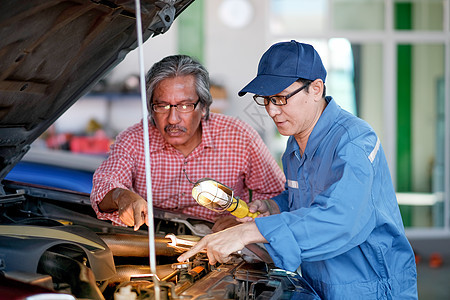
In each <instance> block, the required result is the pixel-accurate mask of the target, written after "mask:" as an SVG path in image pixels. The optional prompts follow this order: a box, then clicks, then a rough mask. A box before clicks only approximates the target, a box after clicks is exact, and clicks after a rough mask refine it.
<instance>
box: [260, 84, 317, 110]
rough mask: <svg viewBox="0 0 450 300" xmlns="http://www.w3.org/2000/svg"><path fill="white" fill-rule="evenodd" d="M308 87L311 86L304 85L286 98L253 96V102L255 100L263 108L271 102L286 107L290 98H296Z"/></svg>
mask: <svg viewBox="0 0 450 300" xmlns="http://www.w3.org/2000/svg"><path fill="white" fill-rule="evenodd" d="M308 85H309V83H307V84H305V85H303V86H302V87H300V88H299V89H296V90H295V91H293V92H292V93H290V94H288V95H286V96H272V97H269V96H259V95H254V96H253V100H255V102H256V104H258V105H261V106H267V105H269V102H272V103H273V104H274V105H277V106H282V105H286V104H287V100H288V99H289V98H291V97H292V96H294V95H295V94H297V93H298V92H300V91H301V90H303V89H304V88H306V87H307V86H308Z"/></svg>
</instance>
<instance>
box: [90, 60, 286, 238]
mask: <svg viewBox="0 0 450 300" xmlns="http://www.w3.org/2000/svg"><path fill="white" fill-rule="evenodd" d="M209 86H210V83H209V75H208V72H207V70H206V69H205V68H204V67H203V66H202V65H201V64H200V63H198V62H197V61H195V60H194V59H192V58H191V57H189V56H185V55H174V56H169V57H166V58H164V59H162V60H161V61H159V62H157V63H156V64H155V65H154V66H153V67H152V68H151V69H150V71H149V72H148V74H147V97H148V103H149V104H148V109H149V110H150V111H151V118H152V122H151V123H152V125H151V126H150V128H149V135H150V136H149V139H150V157H151V177H152V193H153V204H154V206H155V207H160V208H164V209H175V210H177V211H182V212H184V213H186V214H190V215H194V216H197V217H200V218H204V219H207V220H210V221H216V220H217V219H218V217H219V216H221V215H219V214H218V213H217V212H214V211H211V210H208V209H207V208H205V207H201V206H199V205H198V204H197V203H196V202H195V200H194V199H193V198H192V187H193V185H192V182H190V181H196V180H198V179H201V178H204V177H209V178H213V179H215V180H217V181H219V182H221V183H223V184H225V185H227V186H228V187H230V188H231V189H233V190H234V192H235V195H237V196H239V197H240V198H241V199H243V200H245V201H247V202H248V201H249V194H250V190H251V193H252V199H254V200H258V199H259V200H262V199H266V198H270V197H272V196H275V195H277V194H279V193H280V192H281V191H282V190H283V189H284V182H285V179H284V175H283V173H282V171H281V170H280V168H279V167H278V165H277V163H276V161H275V160H274V158H273V157H272V156H271V154H270V152H269V151H268V149H267V147H266V146H265V145H264V143H263V141H262V139H261V138H260V136H259V135H258V133H257V132H256V131H255V130H254V129H253V128H251V127H250V126H249V125H247V124H245V123H244V122H242V121H239V120H237V119H235V118H232V117H229V116H225V115H221V114H215V113H210V112H209V107H210V105H211V103H212V97H211V94H210V91H209ZM143 133H144V131H143V125H142V121H141V122H139V123H137V124H135V125H133V126H131V127H129V128H128V129H126V130H125V131H123V132H122V133H120V134H119V135H118V136H117V138H116V141H115V143H114V145H113V146H112V147H111V151H110V154H109V157H108V159H107V160H105V161H104V162H103V164H102V165H100V167H99V168H98V169H97V171H96V172H95V174H94V179H93V189H92V193H91V203H92V207H93V208H94V210H95V212H96V213H97V217H98V218H100V219H107V220H111V221H113V223H115V224H118V225H127V226H134V229H135V230H137V229H138V228H139V227H140V226H141V225H142V224H144V222H147V224H148V220H147V203H146V200H145V199H146V198H147V190H146V184H145V182H146V179H145V159H144V144H143ZM222 220H223V219H222ZM229 220H230V219H229ZM229 220H228V221H229ZM233 220H234V218H233ZM222 226H228V224H227V223H226V222H224V223H222Z"/></svg>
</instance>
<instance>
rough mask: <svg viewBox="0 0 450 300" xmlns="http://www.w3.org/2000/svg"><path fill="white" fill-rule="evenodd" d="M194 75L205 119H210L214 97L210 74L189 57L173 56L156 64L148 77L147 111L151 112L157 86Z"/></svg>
mask: <svg viewBox="0 0 450 300" xmlns="http://www.w3.org/2000/svg"><path fill="white" fill-rule="evenodd" d="M186 75H193V76H194V78H195V90H196V91H197V95H198V97H199V101H200V102H199V104H200V107H201V108H204V109H205V111H206V114H205V119H206V120H208V117H209V107H210V106H211V103H212V96H211V92H210V90H209V88H210V82H209V73H208V71H207V70H206V68H205V67H204V66H203V65H202V64H200V63H199V62H198V61H196V60H195V59H193V58H192V57H190V56H187V55H171V56H167V57H165V58H163V59H162V60H160V61H159V62H157V63H155V64H154V65H153V66H152V68H151V69H150V70H149V71H148V73H147V76H146V90H147V109H148V111H149V112H151V104H152V103H153V99H152V98H153V92H154V90H155V88H156V86H157V85H158V84H159V83H160V82H161V81H163V80H164V79H167V78H174V77H177V76H186Z"/></svg>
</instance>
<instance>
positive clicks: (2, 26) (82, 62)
mask: <svg viewBox="0 0 450 300" xmlns="http://www.w3.org/2000/svg"><path fill="white" fill-rule="evenodd" d="M193 1H194V0H160V1H155V0H141V13H142V24H143V28H144V31H143V37H144V41H146V40H147V39H149V38H150V37H152V36H155V35H158V34H161V33H164V32H166V31H167V30H168V29H169V27H170V25H171V24H172V22H173V20H174V19H175V18H176V17H177V16H178V15H179V14H180V13H181V12H182V11H183V10H184V9H185V8H186V7H187V6H188V5H189V4H191V3H192V2H193ZM136 47H137V36H136V20H135V3H134V0H109V1H103V0H98V1H96V0H45V1H42V0H27V1H23V0H2V1H1V2H0V180H2V179H3V178H4V177H5V176H6V174H8V172H9V171H10V170H11V169H12V168H13V167H14V165H15V164H16V163H17V162H18V161H19V160H20V159H21V158H22V157H23V155H25V153H26V152H27V151H28V149H29V148H30V144H31V143H32V142H33V141H34V140H35V139H36V138H38V137H39V136H40V135H41V134H42V133H43V132H44V131H45V130H46V129H47V128H48V127H49V126H50V125H51V124H52V123H53V122H54V121H55V120H57V119H58V118H59V117H60V116H61V115H62V114H63V113H64V112H65V111H66V110H67V109H68V108H69V107H70V106H72V105H73V104H74V103H75V102H76V101H77V100H78V99H79V98H80V97H81V96H83V95H84V94H86V93H87V92H88V91H89V90H90V88H92V87H93V86H94V85H95V84H96V83H97V82H98V81H99V80H100V79H101V78H102V77H103V76H105V75H106V74H107V73H108V72H109V71H110V70H111V69H112V68H113V67H114V66H116V65H117V64H118V63H119V62H121V61H122V60H123V59H124V57H125V56H126V55H127V54H128V53H129V52H130V51H131V50H133V49H135V48H136Z"/></svg>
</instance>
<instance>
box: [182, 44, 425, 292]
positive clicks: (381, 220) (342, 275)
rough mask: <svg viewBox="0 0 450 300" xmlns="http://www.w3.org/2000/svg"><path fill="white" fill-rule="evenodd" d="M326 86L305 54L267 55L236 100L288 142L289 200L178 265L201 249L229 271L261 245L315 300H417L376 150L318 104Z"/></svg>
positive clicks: (361, 132)
mask: <svg viewBox="0 0 450 300" xmlns="http://www.w3.org/2000/svg"><path fill="white" fill-rule="evenodd" d="M325 77H326V71H325V68H324V66H323V64H322V61H321V59H320V56H319V54H318V53H317V52H316V50H315V49H314V48H313V47H312V46H311V45H308V44H303V43H298V42H296V41H290V42H282V43H277V44H275V45H273V46H272V47H270V48H269V50H267V51H266V52H265V53H264V55H263V56H262V58H261V60H260V63H259V67H258V75H257V76H256V78H255V79H254V80H252V81H251V82H250V83H249V84H248V85H247V86H245V87H244V88H243V89H242V90H241V92H240V93H239V94H240V95H243V94H245V93H247V92H251V93H253V94H255V95H254V96H253V99H254V100H255V102H256V103H257V104H258V105H261V106H264V107H265V108H266V111H267V113H268V114H269V116H270V117H271V118H272V119H273V121H274V122H275V125H276V126H277V128H278V131H279V132H280V133H281V134H282V135H286V136H289V140H288V142H287V147H286V151H285V153H284V155H283V158H282V161H283V170H284V173H285V175H286V180H287V182H286V190H285V191H283V192H282V193H281V194H280V195H278V196H276V197H273V198H272V199H271V200H264V201H255V202H254V203H252V205H251V207H250V211H252V212H255V211H256V210H258V211H260V212H261V213H262V214H261V215H260V216H262V217H259V218H256V219H255V221H254V222H253V220H252V219H251V218H248V217H246V218H244V219H243V220H242V221H248V222H246V223H243V224H241V225H238V226H235V227H232V228H229V229H226V230H224V231H221V232H218V233H215V234H212V235H208V236H206V237H205V238H203V239H202V240H201V241H200V242H199V243H198V244H197V245H196V246H195V247H193V248H192V249H191V250H190V251H188V252H186V253H184V254H183V255H182V256H180V257H179V260H180V261H184V260H185V259H187V258H188V257H190V256H192V255H194V254H195V253H196V252H198V251H200V250H202V249H205V248H206V249H207V252H208V257H209V260H210V263H212V264H214V263H216V262H217V261H219V262H226V261H227V260H228V259H229V254H230V253H232V252H235V251H238V250H240V249H242V248H243V247H244V246H245V245H247V244H250V243H256V242H261V243H265V246H266V249H267V250H268V252H269V254H270V256H271V257H272V259H273V261H274V263H275V264H276V265H277V266H278V267H280V268H283V269H286V270H289V271H296V270H297V269H298V268H299V267H301V273H302V275H303V277H304V278H305V279H306V280H307V281H308V282H309V283H310V284H311V286H312V287H313V288H314V289H315V290H316V292H317V293H318V294H319V296H320V297H321V298H322V299H416V298H417V280H416V265H415V260H414V254H413V250H412V248H411V246H410V244H409V242H408V240H407V238H406V236H405V232H404V228H403V224H402V219H401V216H400V212H399V208H398V204H397V200H396V196H395V191H394V187H393V184H392V181H391V177H390V173H389V169H388V165H387V162H386V157H385V155H384V152H383V148H382V147H381V144H380V140H379V139H378V137H377V135H376V134H375V132H374V131H373V129H372V128H371V127H370V126H369V125H368V124H367V123H366V122H364V121H363V120H361V119H359V118H357V117H355V116H354V115H352V114H350V113H348V112H346V111H344V110H343V109H341V108H340V107H339V106H338V105H337V103H336V102H335V101H334V99H333V98H331V97H329V96H325V85H324V82H325Z"/></svg>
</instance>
